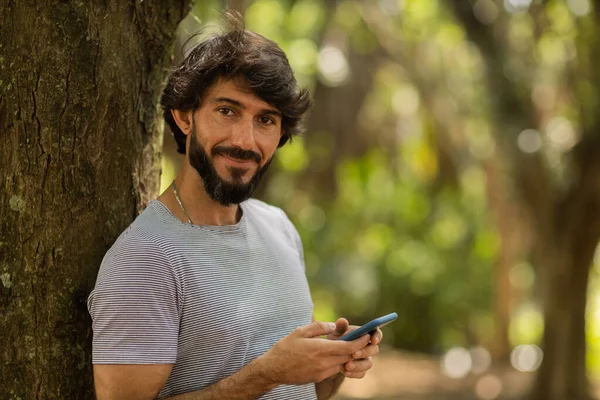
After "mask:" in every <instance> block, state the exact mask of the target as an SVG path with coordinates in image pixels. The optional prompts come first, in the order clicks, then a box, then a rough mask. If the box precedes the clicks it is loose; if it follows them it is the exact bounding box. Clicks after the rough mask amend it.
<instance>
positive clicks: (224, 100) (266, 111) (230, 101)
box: [212, 97, 283, 118]
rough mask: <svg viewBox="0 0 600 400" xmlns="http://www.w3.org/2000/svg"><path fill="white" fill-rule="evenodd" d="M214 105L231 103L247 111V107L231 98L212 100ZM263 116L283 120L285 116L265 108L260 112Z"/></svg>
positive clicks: (272, 109) (277, 111)
mask: <svg viewBox="0 0 600 400" xmlns="http://www.w3.org/2000/svg"><path fill="white" fill-rule="evenodd" d="M212 103H229V104H231V105H234V106H236V107H239V108H241V109H246V106H245V105H243V104H242V103H240V102H239V101H237V100H234V99H230V98H229V97H216V98H214V99H213V100H212ZM260 113H261V114H266V115H275V116H277V117H279V118H282V117H283V115H282V114H281V112H280V111H279V110H276V109H274V108H263V109H262V110H260Z"/></svg>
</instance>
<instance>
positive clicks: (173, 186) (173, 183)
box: [171, 180, 192, 224]
mask: <svg viewBox="0 0 600 400" xmlns="http://www.w3.org/2000/svg"><path fill="white" fill-rule="evenodd" d="M171 188H172V189H173V193H175V198H176V199H177V202H178V203H179V206H180V207H181V210H183V213H184V214H185V216H186V217H187V219H188V222H189V223H190V224H191V223H192V219H191V218H190V215H189V214H188V213H187V211H186V210H185V207H184V206H183V203H182V202H181V199H180V198H179V194H178V193H177V187H176V186H175V180H173V182H172V183H171Z"/></svg>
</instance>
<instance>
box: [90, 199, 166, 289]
mask: <svg viewBox="0 0 600 400" xmlns="http://www.w3.org/2000/svg"><path fill="white" fill-rule="evenodd" d="M157 203H158V202H151V203H149V205H148V207H147V208H146V209H145V210H144V211H143V212H142V213H141V214H140V215H138V217H137V218H136V219H135V220H134V221H133V222H132V223H131V225H129V226H128V227H127V229H125V231H123V233H121V235H120V236H119V237H118V238H117V240H116V241H115V242H114V244H113V245H112V246H111V247H110V249H109V250H108V251H107V252H106V254H105V256H104V259H103V260H102V264H101V266H100V271H99V275H98V279H101V278H102V277H103V276H105V275H106V274H111V272H123V270H124V269H126V270H128V271H133V270H136V271H137V272H141V271H145V272H150V271H156V270H161V271H165V266H168V265H169V264H170V263H169V260H168V257H167V251H166V249H167V248H168V243H169V242H170V240H169V239H168V237H169V221H168V219H167V218H165V216H164V215H161V213H162V212H164V211H166V210H161V205H160V204H157ZM163 208H164V207H163Z"/></svg>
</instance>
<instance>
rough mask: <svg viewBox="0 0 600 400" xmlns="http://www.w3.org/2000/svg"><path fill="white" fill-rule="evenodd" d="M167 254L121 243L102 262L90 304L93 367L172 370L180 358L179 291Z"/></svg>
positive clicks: (137, 241) (144, 242) (144, 244)
mask: <svg viewBox="0 0 600 400" xmlns="http://www.w3.org/2000/svg"><path fill="white" fill-rule="evenodd" d="M178 287H179V286H178V282H177V277H176V276H175V273H174V271H173V269H172V267H171V265H170V263H169V262H168V259H167V257H166V255H165V254H164V252H163V251H162V250H161V249H160V248H159V247H158V246H157V245H155V244H153V243H152V242H151V241H150V240H148V239H146V238H143V237H139V236H136V235H135V234H133V235H128V236H126V237H121V238H119V240H117V242H116V243H115V245H113V247H112V248H111V249H110V250H109V252H108V253H107V254H106V256H105V257H104V260H103V261H102V265H101V266H100V270H99V272H98V279H97V281H96V286H95V287H94V290H93V291H92V292H91V293H90V296H89V298H88V310H89V312H90V315H91V317H92V321H93V322H92V330H93V348H92V362H93V363H94V364H172V363H175V360H176V358H177V341H178V336H179V321H180V314H181V308H180V300H179V299H180V297H181V296H180V293H181V292H180V290H178Z"/></svg>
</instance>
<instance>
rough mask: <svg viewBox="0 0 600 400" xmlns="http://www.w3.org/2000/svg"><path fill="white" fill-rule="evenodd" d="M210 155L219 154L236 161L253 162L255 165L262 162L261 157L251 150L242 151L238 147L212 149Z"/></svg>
mask: <svg viewBox="0 0 600 400" xmlns="http://www.w3.org/2000/svg"><path fill="white" fill-rule="evenodd" d="M211 153H212V155H213V156H215V155H217V154H221V155H224V156H229V157H231V158H235V159H237V160H244V161H246V160H250V161H254V162H256V163H257V164H260V161H261V160H262V157H261V155H260V154H258V153H257V152H255V151H252V150H244V149H241V148H239V147H228V146H216V147H214V148H213V149H212V151H211Z"/></svg>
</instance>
